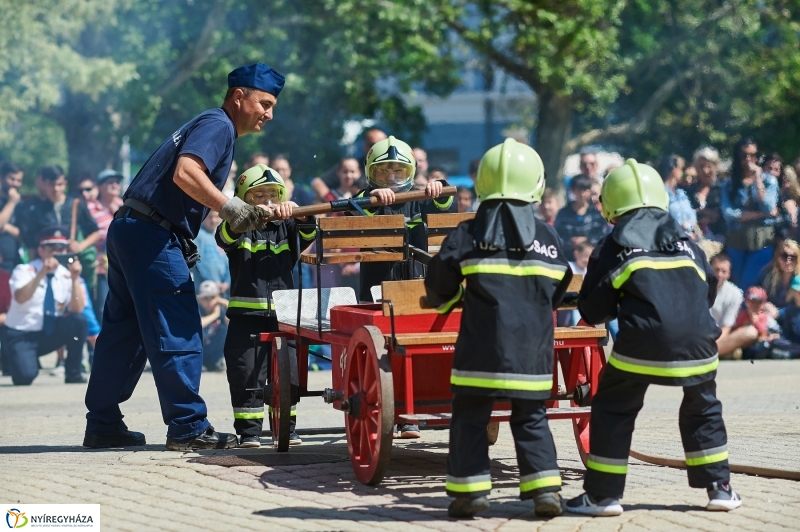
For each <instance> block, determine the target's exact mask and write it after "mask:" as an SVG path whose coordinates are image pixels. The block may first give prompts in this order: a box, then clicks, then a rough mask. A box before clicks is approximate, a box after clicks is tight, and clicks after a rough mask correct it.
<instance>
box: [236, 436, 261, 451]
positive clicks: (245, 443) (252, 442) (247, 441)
mask: <svg viewBox="0 0 800 532" xmlns="http://www.w3.org/2000/svg"><path fill="white" fill-rule="evenodd" d="M239 447H240V448H242V449H258V448H260V447H261V440H260V439H259V438H258V436H243V437H242V439H241V441H240V442H239Z"/></svg>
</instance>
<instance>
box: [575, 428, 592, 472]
mask: <svg viewBox="0 0 800 532" xmlns="http://www.w3.org/2000/svg"><path fill="white" fill-rule="evenodd" d="M572 430H573V432H574V433H575V442H576V443H577V444H578V454H579V455H581V462H583V465H584V466H586V459H587V457H588V456H589V418H588V417H584V418H578V419H573V420H572Z"/></svg>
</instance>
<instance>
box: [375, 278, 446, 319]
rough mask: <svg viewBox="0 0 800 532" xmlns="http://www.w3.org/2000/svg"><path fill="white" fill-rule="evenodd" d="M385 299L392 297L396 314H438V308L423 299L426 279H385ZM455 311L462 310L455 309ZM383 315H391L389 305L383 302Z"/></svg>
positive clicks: (383, 292) (383, 284) (382, 286)
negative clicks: (430, 305)
mask: <svg viewBox="0 0 800 532" xmlns="http://www.w3.org/2000/svg"><path fill="white" fill-rule="evenodd" d="M381 293H382V296H381V297H382V298H383V299H391V300H392V307H394V315H395V316H410V315H414V314H436V309H434V308H430V307H427V305H425V303H424V302H423V301H422V298H423V297H424V296H425V281H424V280H422V279H414V280H412V281H384V282H382V283H381ZM453 312H461V309H454V310H453ZM383 315H384V316H388V315H389V305H388V304H386V303H384V304H383Z"/></svg>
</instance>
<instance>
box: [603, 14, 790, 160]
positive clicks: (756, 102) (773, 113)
mask: <svg viewBox="0 0 800 532" xmlns="http://www.w3.org/2000/svg"><path fill="white" fill-rule="evenodd" d="M798 7H800V3H798V2H796V1H781V0H777V1H774V0H773V1H769V2H761V1H756V0H728V1H725V2H722V1H702V0H675V1H672V2H669V3H663V4H657V5H653V4H652V3H646V2H642V1H640V2H636V3H634V4H633V5H631V6H630V8H629V9H628V10H627V11H626V13H625V20H626V22H625V26H626V27H630V30H628V31H627V32H626V33H625V34H624V35H623V39H622V50H623V52H624V53H627V54H629V55H630V56H631V57H632V58H633V59H634V65H635V66H634V67H633V68H631V69H630V70H629V72H628V75H627V80H628V81H627V86H626V88H625V91H624V92H625V95H623V96H622V97H621V98H620V99H619V100H618V101H617V102H616V104H615V107H614V108H615V111H616V113H615V114H616V115H617V116H618V119H619V120H625V119H627V118H629V117H630V116H632V115H633V114H634V113H635V112H636V109H637V108H640V107H641V106H642V105H644V104H645V103H646V101H647V99H648V98H649V95H650V94H652V93H653V92H654V91H656V90H657V89H658V87H659V86H661V85H663V84H664V83H665V81H666V80H669V79H670V78H678V79H679V80H680V81H679V83H678V85H677V89H676V90H675V91H674V92H673V93H672V94H671V96H670V98H668V99H667V100H666V101H665V102H664V103H663V105H662V106H661V107H660V109H658V110H657V112H656V113H654V116H653V120H652V122H651V126H650V127H648V128H646V129H645V130H644V131H642V132H641V134H640V135H637V136H636V137H630V138H625V139H622V142H621V146H622V147H623V148H624V149H626V150H629V152H631V153H634V154H636V155H637V156H640V157H649V158H655V157H656V156H658V155H659V154H663V153H669V152H676V153H680V154H683V155H685V156H687V157H688V156H690V155H691V154H692V152H693V151H694V150H695V149H696V148H697V147H698V146H701V145H703V144H710V145H715V146H717V147H718V148H720V149H721V150H722V151H726V150H730V148H731V146H732V145H733V144H734V143H735V142H736V141H737V140H739V139H740V138H741V137H742V136H749V135H753V136H755V137H756V138H757V140H759V143H760V145H761V147H762V149H769V150H770V151H772V150H779V151H781V152H782V153H784V154H785V156H787V157H789V156H792V157H793V156H795V155H796V154H797V150H798V149H799V147H798V140H800V136H799V135H798V133H800V130H799V129H798V126H797V124H798V119H800V116H799V115H800V98H798V96H797V90H796V87H798V86H800V85H799V83H800V68H798V67H800V47H799V46H798V44H800V43H799V42H798V35H800V10H799V9H798Z"/></svg>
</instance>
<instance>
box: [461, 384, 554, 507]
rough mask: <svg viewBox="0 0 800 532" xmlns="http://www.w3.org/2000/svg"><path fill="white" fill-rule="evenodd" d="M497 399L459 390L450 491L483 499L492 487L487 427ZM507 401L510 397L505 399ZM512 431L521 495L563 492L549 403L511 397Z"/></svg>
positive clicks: (521, 496) (529, 495)
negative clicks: (548, 415) (551, 427)
mask: <svg viewBox="0 0 800 532" xmlns="http://www.w3.org/2000/svg"><path fill="white" fill-rule="evenodd" d="M494 401H495V398H493V397H489V396H485V395H468V394H459V393H457V394H455V396H454V397H453V417H452V420H451V423H450V452H449V454H448V455H447V485H446V487H447V494H448V495H450V496H451V497H464V496H468V497H479V496H481V495H486V494H488V493H489V492H490V491H491V489H492V478H491V475H490V473H489V440H488V436H487V433H486V426H487V425H488V424H489V419H490V418H491V415H492V407H493V406H494ZM504 401H505V400H504ZM508 401H509V402H510V403H511V420H510V421H509V423H510V425H511V433H512V435H513V436H514V446H515V448H516V451H517V464H518V465H519V474H520V479H519V491H520V498H521V499H530V498H532V497H533V496H534V495H536V494H538V493H544V492H547V491H560V490H561V473H560V471H559V470H558V462H557V461H556V447H555V444H554V443H553V435H552V434H551V433H550V427H549V425H548V424H547V415H546V412H545V403H544V401H537V400H532V399H509V400H508Z"/></svg>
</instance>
